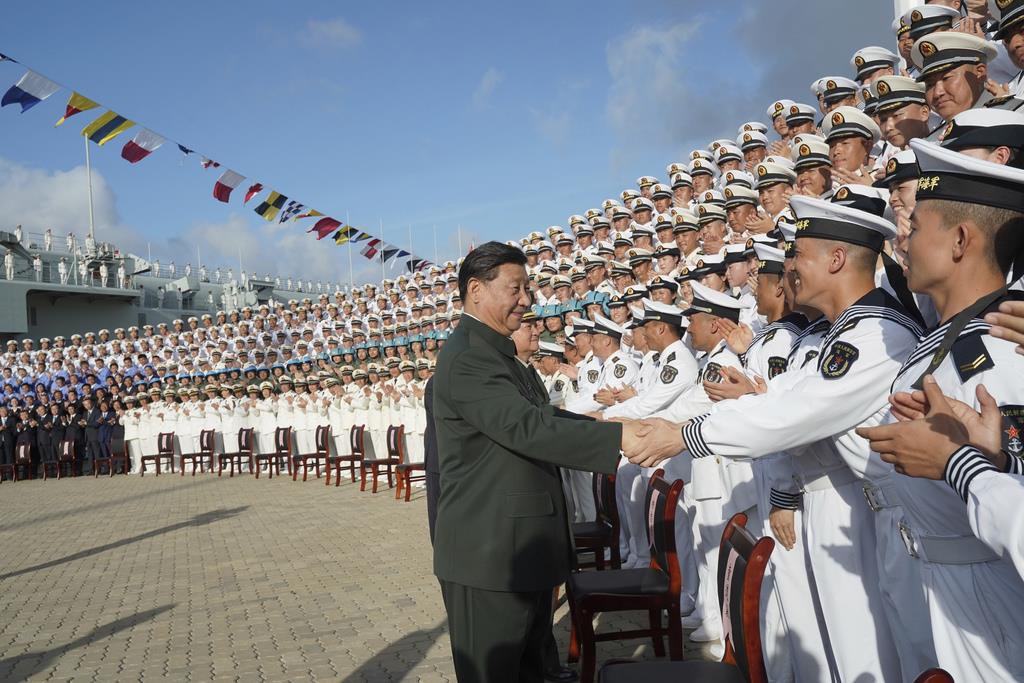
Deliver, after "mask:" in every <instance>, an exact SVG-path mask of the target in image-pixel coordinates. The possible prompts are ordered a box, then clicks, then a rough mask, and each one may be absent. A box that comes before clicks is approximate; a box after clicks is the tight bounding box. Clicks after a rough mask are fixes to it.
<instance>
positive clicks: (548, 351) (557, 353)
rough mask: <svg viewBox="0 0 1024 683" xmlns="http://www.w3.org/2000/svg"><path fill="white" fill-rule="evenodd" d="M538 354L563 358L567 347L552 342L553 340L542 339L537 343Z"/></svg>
mask: <svg viewBox="0 0 1024 683" xmlns="http://www.w3.org/2000/svg"><path fill="white" fill-rule="evenodd" d="M537 355H538V356H549V357H551V358H561V357H562V356H564V355H565V347H564V346H562V345H561V344H552V343H551V342H546V341H542V342H539V343H538V344H537Z"/></svg>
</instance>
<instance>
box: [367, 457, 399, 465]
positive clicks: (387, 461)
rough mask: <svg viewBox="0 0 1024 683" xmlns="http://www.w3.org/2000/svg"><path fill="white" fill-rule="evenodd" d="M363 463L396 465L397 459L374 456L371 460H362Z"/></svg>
mask: <svg viewBox="0 0 1024 683" xmlns="http://www.w3.org/2000/svg"><path fill="white" fill-rule="evenodd" d="M363 464H364V465H397V464H399V463H398V460H397V459H395V458H376V459H372V460H363Z"/></svg>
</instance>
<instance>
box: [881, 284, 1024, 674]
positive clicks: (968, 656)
mask: <svg viewBox="0 0 1024 683" xmlns="http://www.w3.org/2000/svg"><path fill="white" fill-rule="evenodd" d="M1012 298H1018V297H1012ZM989 310H995V308H994V307H993V308H990V309H989ZM990 327H991V326H990V325H989V324H988V323H986V322H985V321H984V320H982V319H981V318H980V317H979V318H976V319H974V320H972V321H970V322H968V323H967V325H966V327H964V329H963V330H962V331H961V332H960V334H959V336H958V337H957V339H956V341H955V342H954V343H953V345H952V349H951V350H950V352H949V353H948V354H947V355H946V356H945V358H944V359H943V360H942V362H941V363H940V364H939V366H938V367H937V368H935V369H934V370H933V371H932V372H931V374H932V376H933V377H934V378H935V381H936V382H938V384H939V387H940V388H941V389H942V393H943V394H945V395H947V396H950V397H951V398H954V399H957V400H959V401H963V402H964V403H966V404H968V405H970V406H971V407H973V408H974V409H975V410H978V409H979V406H978V401H977V397H976V394H975V391H976V389H977V386H978V385H979V384H984V385H985V388H986V389H988V390H989V393H990V394H992V396H993V398H995V400H996V403H997V404H998V405H999V406H1000V410H1001V412H1003V414H1004V419H1003V425H1002V428H1003V429H1004V430H1007V429H1016V430H1019V429H1020V427H1021V425H1022V424H1024V421H1022V419H1021V417H1022V415H1024V383H1022V382H1021V378H1022V377H1024V358H1022V357H1021V356H1020V355H1019V354H1017V353H1016V345H1015V344H1014V343H1012V342H1009V341H1006V340H1003V339H997V338H995V337H990V336H988V330H989V329H990ZM948 328H949V323H946V324H944V325H941V326H939V327H937V328H936V329H934V330H932V331H931V332H929V333H928V334H927V335H926V336H925V337H924V338H923V339H922V340H921V342H920V344H919V345H918V347H917V348H916V349H915V350H914V352H913V353H912V354H911V355H910V357H909V358H908V359H907V362H906V363H905V364H904V366H903V368H902V369H901V370H900V373H899V375H898V376H897V377H896V380H895V382H893V385H892V390H893V392H894V393H895V392H900V391H910V390H911V388H912V386H911V385H912V384H913V383H914V382H916V381H917V379H918V377H920V376H921V375H922V374H924V373H925V371H926V370H928V368H929V367H930V365H929V363H930V362H931V361H932V357H933V356H934V355H935V352H936V350H937V349H938V348H939V346H940V344H941V342H942V340H943V337H944V335H945V334H946V332H947V330H948ZM1008 413H1010V414H1011V415H1014V417H1012V418H1007V417H1006V415H1007V414H1008ZM886 417H887V421H895V418H894V417H892V416H891V415H887V416H886ZM1003 435H1004V437H1005V436H1006V433H1005V432H1004V434H1003ZM1006 446H1007V442H1006V440H1005V439H1004V447H1006ZM1016 446H1017V449H1018V450H1020V449H1021V447H1020V444H1019V443H1018V444H1017V445H1016ZM1008 452H1009V449H1008ZM873 482H874V483H875V484H876V485H877V486H878V487H879V488H880V489H881V490H882V491H883V493H884V496H883V497H884V498H886V499H887V498H888V497H889V493H890V492H891V491H892V490H893V487H894V488H895V490H896V492H897V499H898V501H899V502H900V503H901V504H902V509H903V513H904V517H903V519H901V520H896V521H897V523H902V525H901V527H900V528H899V529H898V531H900V532H902V536H903V539H905V543H906V550H905V554H907V553H913V554H914V555H915V556H916V559H915V561H916V562H917V563H918V564H919V565H920V573H921V578H922V580H923V582H924V589H925V597H926V600H927V606H928V612H929V616H930V618H931V633H932V637H933V640H934V647H935V654H936V655H937V656H938V660H937V661H938V664H939V666H941V667H942V668H943V669H945V670H947V671H948V672H949V673H950V674H952V676H953V678H954V679H955V680H957V681H986V682H989V681H992V682H995V681H1020V680H1024V610H1022V607H1024V581H1022V580H1021V576H1020V574H1019V573H1018V572H1017V570H1016V569H1015V568H1014V566H1013V564H1012V563H1010V562H1006V561H1004V560H1003V559H1002V558H1000V556H999V555H998V554H997V553H995V552H994V551H993V550H992V549H991V548H990V547H988V546H987V545H985V544H984V542H982V541H981V540H979V539H978V538H977V537H976V536H975V534H974V531H973V530H972V528H971V524H970V519H969V517H968V514H967V509H966V507H965V506H964V505H963V503H962V501H961V500H960V499H959V497H958V495H957V493H956V492H955V491H953V490H951V489H950V488H949V487H948V486H947V485H946V484H945V483H944V482H942V481H933V480H930V479H920V478H916V477H905V476H900V475H897V474H895V473H892V474H891V475H890V476H888V477H878V478H873ZM914 625H915V626H916V625H917V624H914Z"/></svg>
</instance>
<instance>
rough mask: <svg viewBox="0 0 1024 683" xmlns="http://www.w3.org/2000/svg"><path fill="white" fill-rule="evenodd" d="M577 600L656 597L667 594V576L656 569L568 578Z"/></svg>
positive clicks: (616, 570) (619, 570) (580, 575)
mask: <svg viewBox="0 0 1024 683" xmlns="http://www.w3.org/2000/svg"><path fill="white" fill-rule="evenodd" d="M569 580H570V581H571V582H572V589H573V593H574V595H575V596H576V599H577V600H579V599H580V598H582V597H585V596H587V595H596V594H604V595H658V594H661V593H667V592H668V588H669V586H668V575H667V574H665V573H664V572H661V571H658V570H657V569H613V570H611V571H604V572H584V573H580V574H573V575H572V576H570V577H569Z"/></svg>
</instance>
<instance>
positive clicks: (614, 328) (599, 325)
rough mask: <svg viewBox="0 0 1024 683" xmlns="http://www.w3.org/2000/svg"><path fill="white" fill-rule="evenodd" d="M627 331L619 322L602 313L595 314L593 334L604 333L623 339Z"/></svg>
mask: <svg viewBox="0 0 1024 683" xmlns="http://www.w3.org/2000/svg"><path fill="white" fill-rule="evenodd" d="M625 333H626V330H625V329H623V328H622V327H620V326H619V325H618V324H617V323H615V322H613V321H611V320H609V319H608V318H606V317H604V316H603V315H601V314H600V313H595V314H594V330H593V334H603V335H605V336H607V337H611V338H613V339H621V338H622V335H623V334H625Z"/></svg>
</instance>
